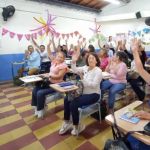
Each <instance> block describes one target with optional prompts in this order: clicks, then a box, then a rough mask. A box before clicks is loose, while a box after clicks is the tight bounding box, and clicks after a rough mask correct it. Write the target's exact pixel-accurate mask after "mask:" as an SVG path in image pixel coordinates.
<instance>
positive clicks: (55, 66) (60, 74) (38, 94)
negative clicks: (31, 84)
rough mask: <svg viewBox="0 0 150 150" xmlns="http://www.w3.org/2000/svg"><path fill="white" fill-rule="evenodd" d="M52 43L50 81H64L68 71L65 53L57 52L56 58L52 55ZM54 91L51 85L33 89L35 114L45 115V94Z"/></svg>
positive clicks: (49, 51)
mask: <svg viewBox="0 0 150 150" xmlns="http://www.w3.org/2000/svg"><path fill="white" fill-rule="evenodd" d="M50 44H51V42H50V43H49V44H48V46H47V50H48V54H49V57H50V59H51V60H52V63H51V68H50V73H49V81H50V83H59V82H62V81H63V78H64V75H65V73H66V71H67V65H66V64H65V63H64V60H65V54H64V53H63V52H57V54H56V58H54V57H52V55H51V50H50ZM53 92H55V91H54V90H53V89H52V88H50V87H40V86H36V87H35V88H34V89H33V91H32V103H31V105H32V106H34V109H35V116H38V118H41V117H43V115H44V106H45V96H46V95H47V94H51V93H53Z"/></svg>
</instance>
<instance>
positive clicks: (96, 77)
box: [59, 47, 102, 135]
mask: <svg viewBox="0 0 150 150" xmlns="http://www.w3.org/2000/svg"><path fill="white" fill-rule="evenodd" d="M79 55H80V47H79V48H78V51H77V52H76V53H74V54H73V56H72V64H71V68H72V70H73V71H74V72H75V73H78V74H79V75H80V78H81V82H82V83H83V86H84V88H83V94H82V95H81V96H79V97H76V98H75V99H74V100H72V101H69V100H68V97H66V98H65V99H64V122H63V124H62V127H61V129H60V130H59V134H61V135H62V134H64V133H66V132H67V131H68V130H69V129H71V128H72V127H73V129H72V131H71V134H72V135H77V134H78V133H80V132H82V131H83V130H84V129H85V126H84V125H82V124H79V112H78V108H80V107H82V106H87V105H91V104H94V103H95V102H97V101H98V100H99V98H100V87H99V84H100V82H101V80H102V71H101V69H100V68H99V63H100V62H99V58H98V56H97V55H96V54H95V53H90V54H89V55H88V57H87V58H86V65H85V66H83V67H76V61H77V60H78V57H79ZM70 115H71V116H72V121H71V120H70V119H71V117H70ZM72 124H73V126H72Z"/></svg>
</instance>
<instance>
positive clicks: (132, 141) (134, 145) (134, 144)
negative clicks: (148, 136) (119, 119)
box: [128, 111, 150, 150]
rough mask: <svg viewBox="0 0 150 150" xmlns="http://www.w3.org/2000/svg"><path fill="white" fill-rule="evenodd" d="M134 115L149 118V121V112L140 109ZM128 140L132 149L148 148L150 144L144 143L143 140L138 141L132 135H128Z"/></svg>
mask: <svg viewBox="0 0 150 150" xmlns="http://www.w3.org/2000/svg"><path fill="white" fill-rule="evenodd" d="M134 116H136V117H138V118H140V119H143V120H149V121H150V113H148V112H145V111H140V112H137V113H136V114H134ZM128 141H129V143H130V146H131V148H132V150H149V149H150V145H146V144H144V143H143V142H141V141H139V140H138V139H136V138H134V137H133V136H131V135H130V136H128Z"/></svg>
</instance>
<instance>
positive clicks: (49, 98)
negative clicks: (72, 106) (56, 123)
mask: <svg viewBox="0 0 150 150" xmlns="http://www.w3.org/2000/svg"><path fill="white" fill-rule="evenodd" d="M62 98H64V94H62V93H59V92H55V93H52V94H49V95H46V99H45V104H48V103H51V102H54V101H55V104H56V102H57V100H60V99H62Z"/></svg>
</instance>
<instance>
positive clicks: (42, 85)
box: [35, 77, 50, 88]
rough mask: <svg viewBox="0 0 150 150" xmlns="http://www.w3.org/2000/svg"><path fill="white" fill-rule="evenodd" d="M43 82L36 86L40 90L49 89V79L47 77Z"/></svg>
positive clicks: (37, 83)
mask: <svg viewBox="0 0 150 150" xmlns="http://www.w3.org/2000/svg"><path fill="white" fill-rule="evenodd" d="M42 79H43V80H42V81H38V82H36V83H35V86H38V87H40V88H48V87H49V84H50V81H49V78H47V77H42Z"/></svg>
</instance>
